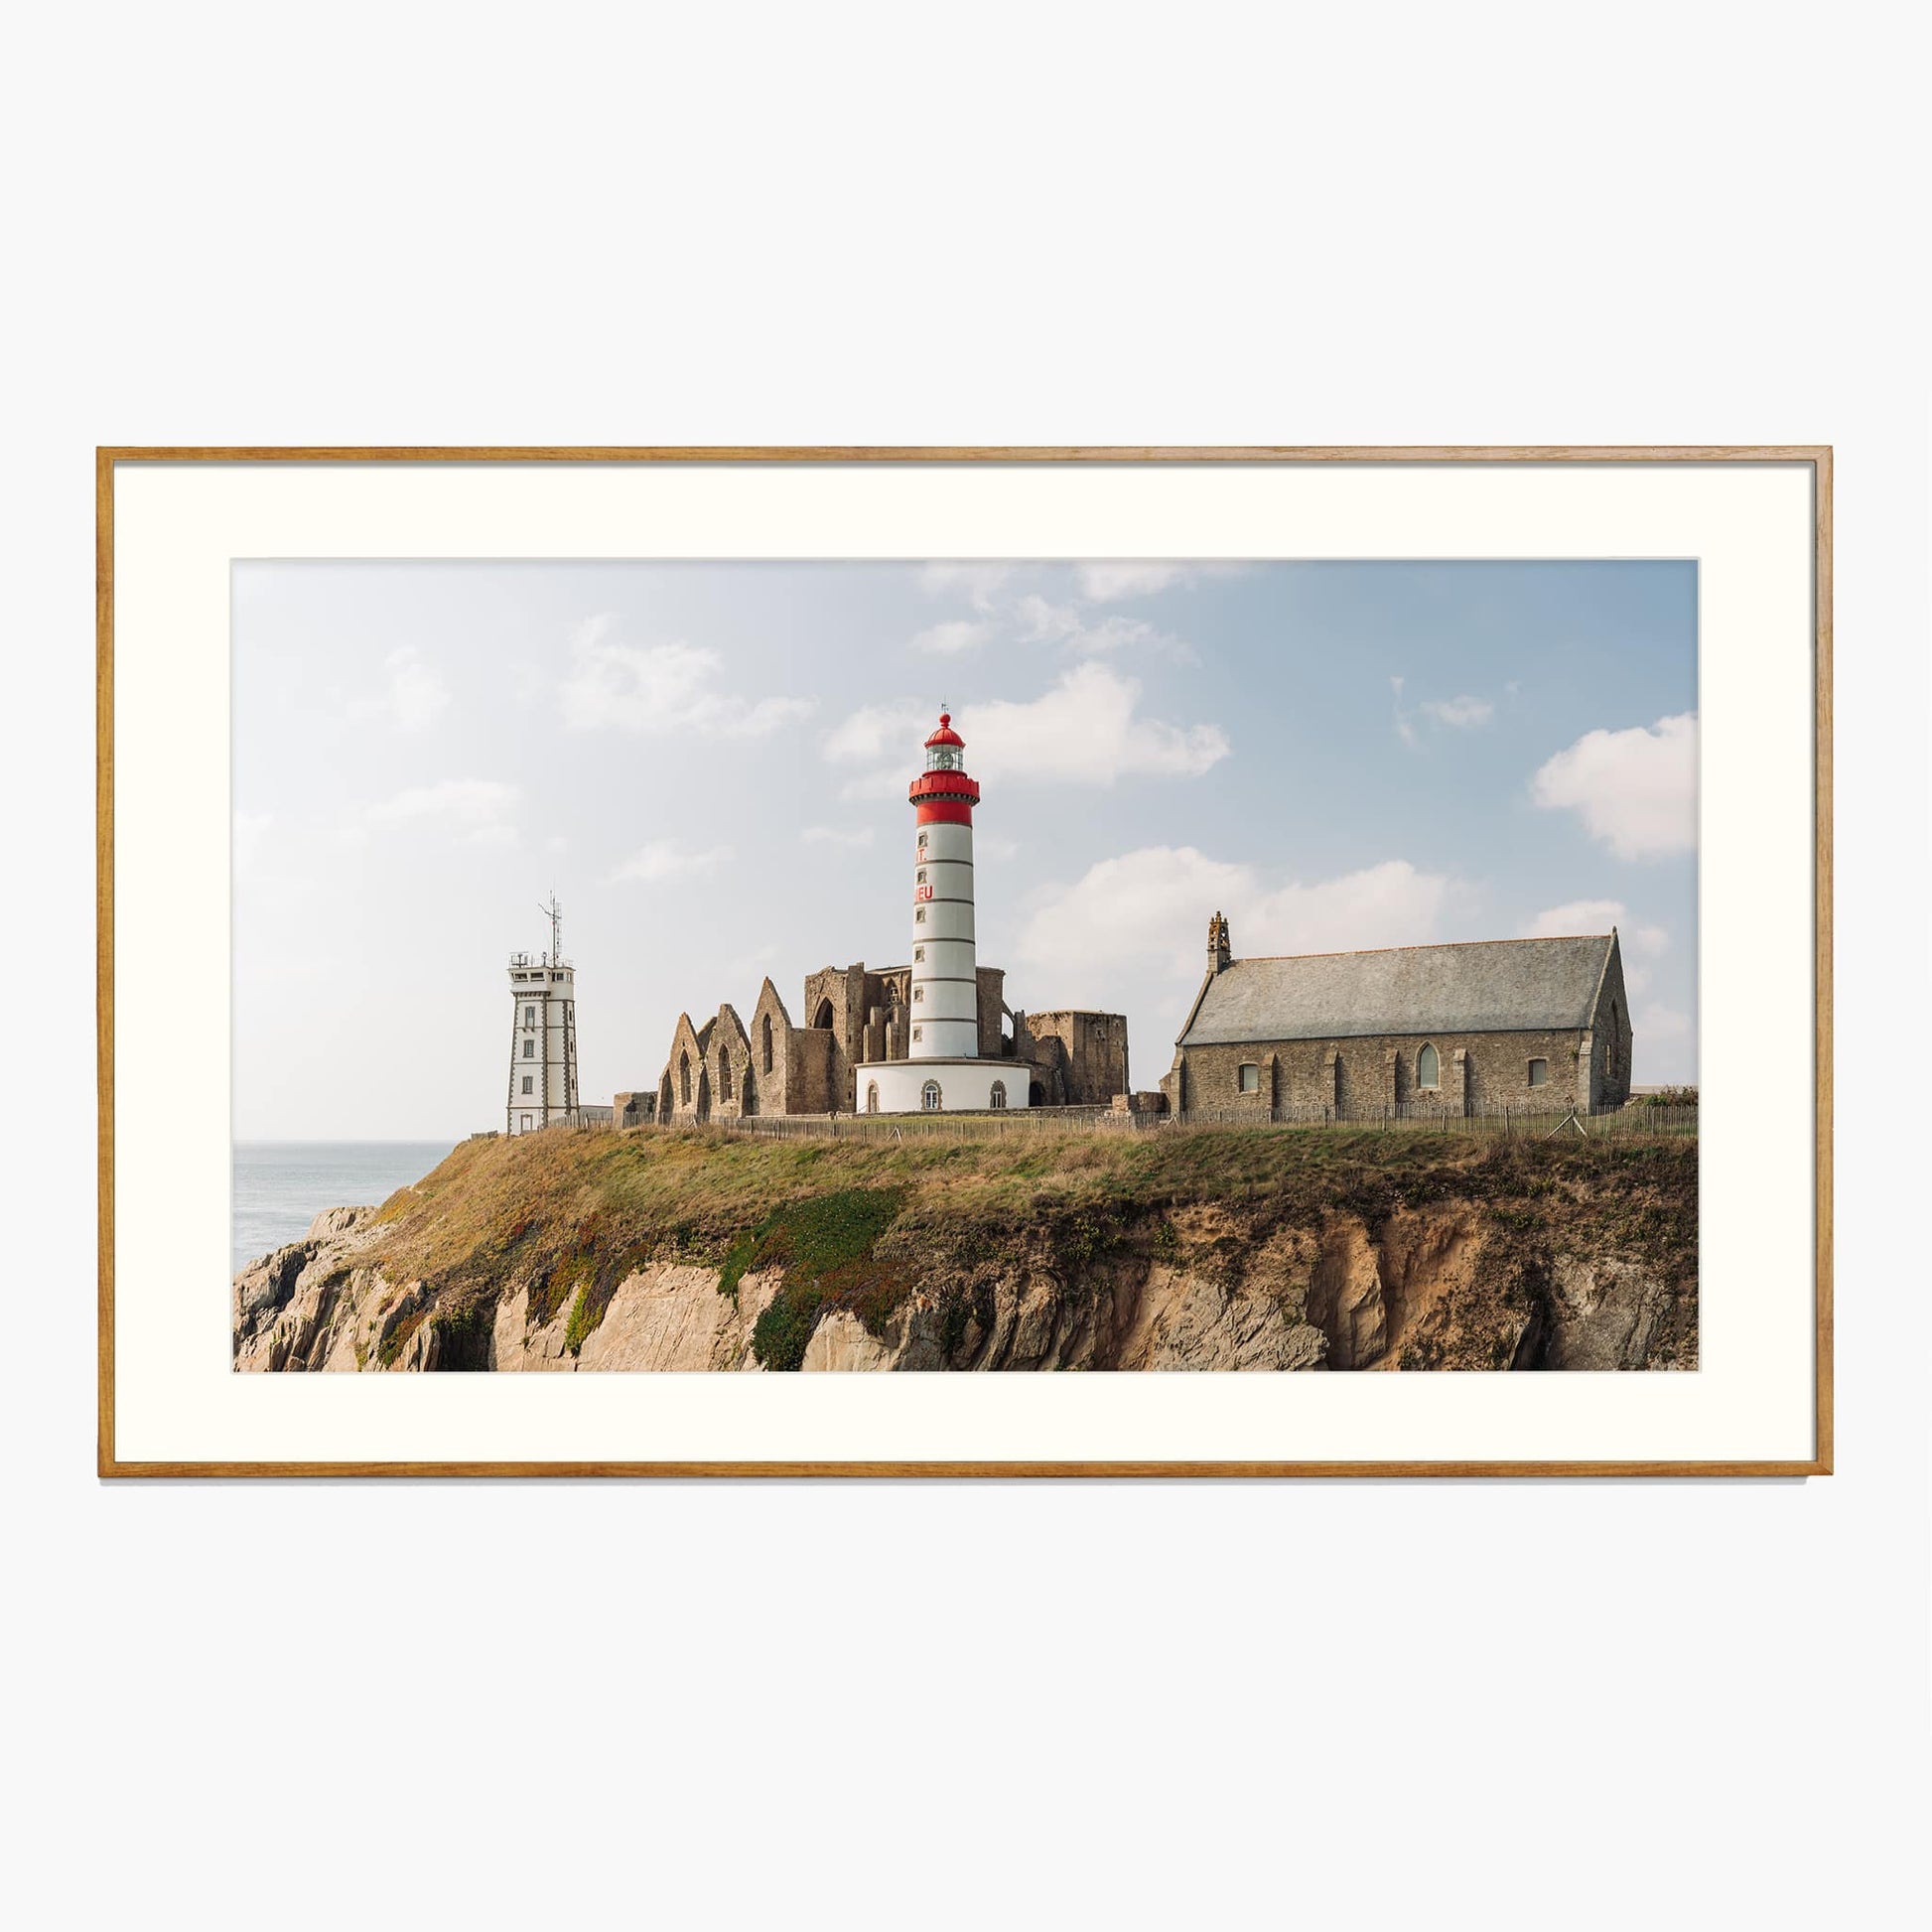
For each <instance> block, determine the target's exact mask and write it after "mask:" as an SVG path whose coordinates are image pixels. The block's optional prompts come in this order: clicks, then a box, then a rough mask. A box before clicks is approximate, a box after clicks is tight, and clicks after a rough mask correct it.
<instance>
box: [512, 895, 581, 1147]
mask: <svg viewBox="0 0 1932 1932" xmlns="http://www.w3.org/2000/svg"><path fill="white" fill-rule="evenodd" d="M543 911H544V914H545V916H546V917H547V918H548V919H549V921H550V950H549V951H548V952H547V953H542V954H540V955H538V956H537V957H535V958H532V957H531V956H530V954H528V953H526V952H514V953H511V954H510V964H509V975H510V998H511V1000H512V1001H513V1002H514V1003H515V1005H514V1012H513V1015H512V1018H511V1023H510V1086H509V1101H508V1110H507V1114H506V1117H505V1121H504V1129H505V1131H506V1132H507V1133H511V1134H532V1133H535V1132H536V1131H537V1130H538V1129H539V1128H543V1127H575V1126H576V1125H577V1124H578V1106H577V973H576V969H575V968H574V967H573V966H572V965H571V963H570V962H569V960H567V959H566V958H565V957H564V950H563V918H564V914H563V907H562V906H560V905H559V904H558V903H557V896H556V894H555V893H552V894H551V895H550V902H549V903H548V904H547V905H545V906H544V907H543Z"/></svg>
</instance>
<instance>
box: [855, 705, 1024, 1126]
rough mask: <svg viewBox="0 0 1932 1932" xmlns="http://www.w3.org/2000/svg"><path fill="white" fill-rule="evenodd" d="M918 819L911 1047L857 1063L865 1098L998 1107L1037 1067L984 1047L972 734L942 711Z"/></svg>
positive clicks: (925, 1109) (915, 791)
mask: <svg viewBox="0 0 1932 1932" xmlns="http://www.w3.org/2000/svg"><path fill="white" fill-rule="evenodd" d="M905 796H906V800H907V802H908V803H909V804H910V805H911V807H912V815H913V822H914V831H913V837H914V840H915V843H914V846H913V851H912V969H911V974H910V985H911V1012H910V1014H909V1015H908V1016H907V1028H908V1032H907V1035H906V1047H905V1052H906V1057H905V1058H904V1059H902V1060H876V1061H869V1062H866V1063H863V1064H862V1065H861V1066H860V1067H859V1069H858V1081H859V1105H860V1106H861V1107H862V1108H865V1109H867V1110H869V1111H872V1112H876V1113H885V1114H911V1113H940V1112H946V1113H975V1112H979V1111H981V1110H987V1111H991V1112H999V1111H1001V1110H1003V1109H1007V1108H1021V1107H1024V1106H1026V1105H1027V1104H1028V1097H1029V1096H1028V1083H1029V1079H1030V1076H1031V1074H1032V1071H1033V1069H1032V1068H1031V1067H1028V1066H1025V1065H1022V1064H1021V1063H1020V1062H1018V1061H1016V1060H1012V1059H1007V1058H996V1057H984V1058H983V1057H982V1056H981V1054H980V1007H979V973H978V965H979V956H978V943H977V938H976V935H975V932H974V929H973V897H974V885H973V880H974V874H973V808H974V806H976V805H977V804H978V803H979V799H980V788H979V780H978V779H976V778H972V777H969V776H968V775H967V772H966V741H965V740H964V739H962V738H961V737H960V735H959V734H958V733H957V732H956V731H954V730H953V728H952V714H951V713H950V712H947V711H943V710H942V711H941V712H940V714H939V728H938V730H937V731H935V732H934V733H933V734H932V736H931V737H930V738H928V739H927V740H926V742H925V768H924V769H923V770H922V771H920V773H919V775H918V776H917V777H916V778H914V779H913V780H912V782H911V785H910V786H909V787H908V788H907V790H906V794H905Z"/></svg>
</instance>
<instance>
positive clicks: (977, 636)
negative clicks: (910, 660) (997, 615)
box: [912, 618, 993, 657]
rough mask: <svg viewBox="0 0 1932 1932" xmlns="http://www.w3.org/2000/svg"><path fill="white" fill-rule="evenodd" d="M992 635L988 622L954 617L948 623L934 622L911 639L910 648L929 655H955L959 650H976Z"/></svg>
mask: <svg viewBox="0 0 1932 1932" xmlns="http://www.w3.org/2000/svg"><path fill="white" fill-rule="evenodd" d="M992 635H993V626H992V625H991V624H990V623H975V622H974V621H972V620H971V619H970V618H955V619H954V620H952V621H951V622H949V623H935V624H932V625H931V626H929V627H928V628H927V629H924V630H921V631H920V632H919V634H918V635H917V636H916V637H914V638H913V639H912V648H913V649H914V650H916V651H923V652H924V653H925V654H926V655H927V656H929V657H956V656H958V655H959V653H960V652H961V651H966V650H978V649H979V647H980V646H981V645H982V644H983V643H985V642H986V641H987V639H988V638H989V637H991V636H992Z"/></svg>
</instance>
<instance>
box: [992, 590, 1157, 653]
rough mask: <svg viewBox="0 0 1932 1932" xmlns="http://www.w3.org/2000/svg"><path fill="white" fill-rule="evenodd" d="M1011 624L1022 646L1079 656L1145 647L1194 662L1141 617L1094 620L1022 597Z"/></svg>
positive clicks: (1070, 607)
mask: <svg viewBox="0 0 1932 1932" xmlns="http://www.w3.org/2000/svg"><path fill="white" fill-rule="evenodd" d="M1014 623H1015V628H1016V630H1017V632H1018V634H1019V636H1020V639H1021V641H1022V642H1023V643H1029V644H1059V645H1062V646H1063V647H1064V648H1065V649H1067V650H1071V651H1078V652H1079V653H1080V654H1081V655H1082V656H1087V657H1093V656H1099V655H1102V654H1104V653H1105V652H1108V651H1115V650H1125V649H1127V648H1129V647H1130V646H1144V647H1147V648H1150V649H1155V650H1161V651H1164V652H1166V653H1167V654H1169V655H1170V656H1174V657H1179V658H1183V659H1185V660H1186V661H1188V662H1190V663H1191V662H1192V661H1193V660H1194V653H1193V651H1192V650H1191V649H1190V648H1189V647H1188V646H1187V645H1186V644H1184V643H1182V642H1181V640H1180V639H1179V638H1178V637H1174V636H1172V635H1170V634H1169V633H1168V632H1167V631H1165V630H1157V629H1156V628H1155V627H1154V625H1153V624H1151V623H1149V622H1148V621H1146V620H1145V619H1144V618H1128V617H1122V616H1121V615H1120V614H1119V613H1118V612H1116V613H1115V614H1113V615H1112V616H1109V617H1104V618H1100V619H1098V620H1095V619H1092V618H1089V617H1088V616H1087V615H1086V613H1084V612H1083V611H1081V610H1080V608H1079V607H1078V606H1077V605H1074V604H1053V603H1050V602H1049V601H1048V600H1047V599H1045V598H1043V597H1023V598H1022V599H1021V600H1020V602H1019V604H1018V605H1016V606H1015V607H1014Z"/></svg>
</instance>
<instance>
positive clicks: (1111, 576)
mask: <svg viewBox="0 0 1932 1932" xmlns="http://www.w3.org/2000/svg"><path fill="white" fill-rule="evenodd" d="M1079 569H1080V591H1081V594H1082V595H1083V596H1085V597H1090V598H1092V599H1093V601H1094V602H1095V603H1096V604H1111V603H1113V602H1114V600H1115V599H1117V598H1123V597H1152V596H1153V595H1154V594H1155V593H1156V592H1157V591H1165V590H1168V589H1170V588H1171V587H1172V586H1173V585H1175V584H1184V583H1187V582H1189V581H1191V579H1192V576H1193V573H1192V572H1191V571H1190V570H1189V569H1188V567H1187V566H1186V565H1185V564H1164V563H1151V562H1148V561H1145V560H1143V559H1138V558H1136V559H1133V560H1130V561H1124V562H1120V563H1108V564H1082V565H1080V567H1079Z"/></svg>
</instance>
